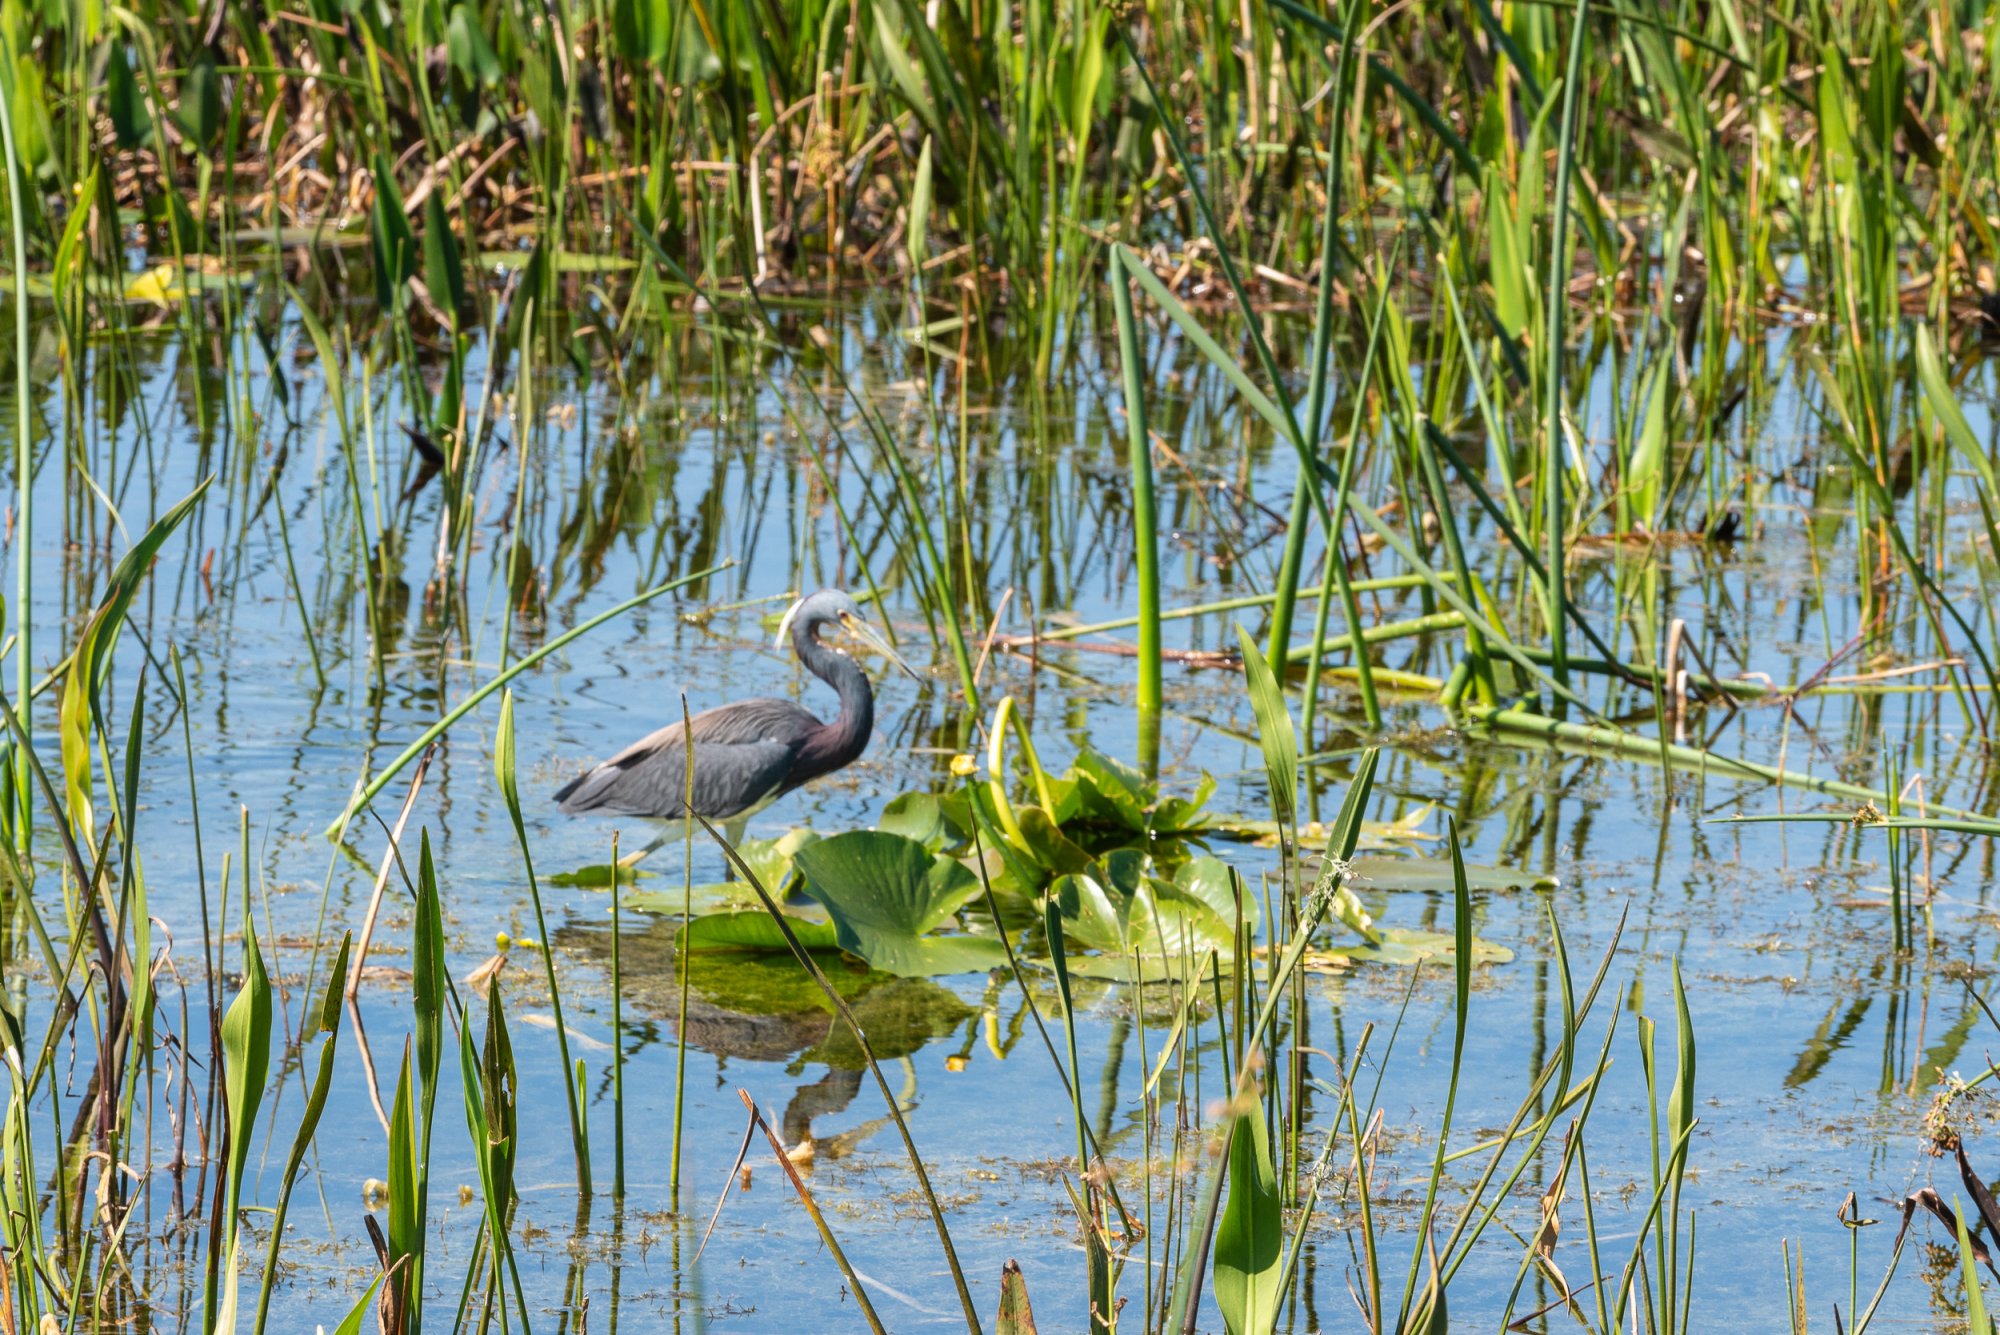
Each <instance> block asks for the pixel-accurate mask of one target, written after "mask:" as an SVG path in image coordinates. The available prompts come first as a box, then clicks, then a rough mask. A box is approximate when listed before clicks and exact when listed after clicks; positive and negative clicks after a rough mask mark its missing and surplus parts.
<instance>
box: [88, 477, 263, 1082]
mask: <svg viewBox="0 0 2000 1335" xmlns="http://www.w3.org/2000/svg"><path fill="white" fill-rule="evenodd" d="M213 480H214V479H213V478H212V477H209V478H204V479H202V481H201V484H200V485H199V486H197V487H196V488H195V489H194V490H193V491H191V492H189V493H188V494H187V496H186V497H184V498H183V499H182V500H181V501H180V502H179V503H178V504H176V505H175V506H174V507H173V508H172V509H171V510H169V511H167V512H166V513H165V514H163V515H161V516H160V518H159V519H158V520H157V521H155V523H154V524H153V526H152V527H151V528H149V529H147V530H146V532H145V533H144V535H142V536H141V537H140V539H139V541H137V542H135V543H133V544H132V549H131V550H130V551H128V552H126V553H125V555H124V556H123V557H122V558H121V559H120V560H119V562H118V564H117V566H116V567H115V568H113V570H112V572H111V578H110V579H109V580H107V581H106V583H105V586H104V587H105V593H104V598H103V601H101V602H100V603H99V604H98V606H97V610H96V611H95V612H93V613H91V617H90V621H89V622H88V624H86V625H85V626H84V628H83V634H81V635H79V636H78V637H77V641H76V648H75V650H73V651H72V652H71V654H70V658H69V670H68V672H67V673H66V674H65V676H64V679H63V694H62V711H61V742H62V764H63V784H64V790H65V792H64V796H65V798H66V799H67V801H68V803H69V809H70V819H71V821H73V822H74V823H75V824H76V828H77V831H78V834H79V836H80V839H79V841H80V842H81V843H83V844H84V845H85V846H86V847H88V846H91V845H93V844H94V843H95V842H96V839H95V831H94V823H93V821H92V811H91V801H90V789H91V781H90V776H91V757H90V725H91V723H92V721H93V720H94V718H95V717H96V715H97V712H98V707H97V702H98V700H99V698H100V697H101V696H102V694H103V687H104V681H105V678H106V676H107V675H108V674H109V672H110V670H111V658H112V653H113V651H114V650H115V649H116V648H117V645H118V632H119V629H120V628H121V627H122V626H123V625H124V624H125V614H126V613H127V612H128V611H129V610H131V607H132V599H133V598H134V597H136V596H137V595H138V592H139V586H140V584H142V583H143V582H144V581H145V579H146V577H147V575H148V574H150V573H151V572H152V568H153V560H154V558H155V557H157V556H158V555H159V554H160V549H161V548H162V547H164V546H165V545H166V541H167V539H168V538H169V537H171V536H172V535H173V532H174V530H175V529H177V528H179V527H180V525H181V522H182V521H183V520H185V519H186V518H187V517H188V515H189V514H191V513H193V511H194V507H195V505H196V503H197V502H199V501H200V500H201V498H202V495H203V494H204V493H205V492H206V491H207V490H208V484H209V483H210V482H212V481H213ZM255 945H256V942H255V941H254V940H251V941H250V942H249V946H250V947H251V948H254V947H255ZM257 1088H258V1090H259V1091H260V1092H261V1090H262V1089H263V1085H262V1083H261V1082H260V1083H259V1084H258V1086H257Z"/></svg>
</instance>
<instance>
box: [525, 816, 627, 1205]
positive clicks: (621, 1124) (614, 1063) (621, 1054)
mask: <svg viewBox="0 0 2000 1335" xmlns="http://www.w3.org/2000/svg"><path fill="white" fill-rule="evenodd" d="M621 879H623V878H622V877H621V876H620V875H619V873H618V831H616V830H613V831H612V832H611V1194H612V1195H613V1196H614V1197H616V1198H617V1199H619V1200H623V1199H625V1016H624V1010H623V1005H624V1003H623V1001H622V996H623V993H624V991H625V989H624V987H623V986H622V984H623V981H624V979H623V975H622V973H621V971H620V970H619V967H618V937H619V927H620V923H619V921H618V900H619V894H618V882H619V881H620V880H621ZM549 948H550V947H549V943H548V942H546V941H544V942H542V949H544V950H547V949H549Z"/></svg>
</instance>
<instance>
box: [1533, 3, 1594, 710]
mask: <svg viewBox="0 0 2000 1335" xmlns="http://www.w3.org/2000/svg"><path fill="white" fill-rule="evenodd" d="M1589 14H1590V6H1589V0H1577V6H1576V17H1575V19H1574V20H1573V22H1574V23H1575V25H1576V26H1575V27H1574V28H1573V29H1571V31H1570V41H1569V69H1568V71H1567V72H1566V73H1565V74H1564V75H1563V104H1562V139H1561V142H1560V144H1559V145H1558V147H1557V149H1556V198H1555V205H1556V213H1555V226H1554V228H1553V230H1552V232H1551V234H1550V242H1549V295H1548V302H1547V304H1546V306H1545V308H1544V310H1543V311H1542V319H1543V321H1544V322H1545V324H1546V325H1547V328H1545V329H1544V330H1543V334H1542V337H1543V340H1544V342H1545V343H1546V345H1547V352H1548V371H1547V380H1548V384H1547V386H1546V387H1545V389H1546V393H1547V396H1548V397H1547V405H1548V406H1547V413H1546V418H1545V421H1544V424H1543V436H1542V496H1543V501H1544V504H1545V505H1546V507H1547V508H1546V509H1545V510H1544V512H1543V523H1544V526H1545V528H1546V530H1547V531H1546V532H1544V533H1543V535H1542V539H1543V541H1544V543H1545V544H1546V547H1545V555H1544V557H1543V560H1544V562H1545V564H1546V566H1547V568H1548V579H1549V587H1548V613H1547V619H1548V631H1549V655H1550V667H1551V668H1552V669H1553V671H1554V674H1555V680H1556V684H1557V685H1559V686H1565V687H1566V686H1568V685H1569V619H1568V613H1567V610H1566V609H1567V607H1568V604H1569V595H1568V592H1567V591H1566V590H1565V588H1564V579H1563V574H1564V572H1563V566H1564V562H1565V561H1566V560H1567V557H1568V550H1569V549H1568V546H1567V545H1566V544H1565V542H1564V540H1563V529H1564V527H1565V524H1566V523H1567V509H1568V503H1567V498H1566V494H1565V488H1564V486H1563V479H1564V475H1565V472H1566V469H1567V467H1568V465H1567V464H1566V463H1565V462H1564V458H1563V455H1564V449H1563V446H1564V439H1565V436H1564V429H1565V428H1564V421H1563V417H1564V413H1563V390H1562V358H1563V316H1564V314H1565V313H1566V312H1567V310H1568V308H1569V262H1570V254H1569V196H1570V178H1571V176H1572V174H1573V167H1574V153H1575V139H1576V102H1577V83H1578V80H1579V79H1580V77H1581V75H1582V71H1583V37H1584V33H1585V31H1586V30H1587V29H1588V27H1589V23H1588V18H1589ZM1556 709H1557V710H1558V711H1560V710H1561V709H1562V704H1561V701H1560V699H1559V700H1558V702H1557V704H1556Z"/></svg>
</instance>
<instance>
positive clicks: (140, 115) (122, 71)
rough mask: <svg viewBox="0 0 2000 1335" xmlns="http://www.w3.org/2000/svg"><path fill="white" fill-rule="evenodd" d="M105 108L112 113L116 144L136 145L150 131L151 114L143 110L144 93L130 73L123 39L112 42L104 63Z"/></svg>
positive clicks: (126, 48)
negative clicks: (109, 55) (109, 56)
mask: <svg viewBox="0 0 2000 1335" xmlns="http://www.w3.org/2000/svg"><path fill="white" fill-rule="evenodd" d="M104 76H105V88H104V109H105V111H106V112H107V113H109V114H110V116H111V128H112V131H113V132H114V133H115V134H116V135H117V136H118V147H120V148H124V149H133V148H138V147H139V146H140V145H142V144H144V143H145V142H146V140H147V137H148V136H149V135H150V134H151V133H152V131H153V116H152V113H151V112H150V111H148V110H147V109H146V95H145V94H144V93H143V92H141V91H140V89H139V81H138V80H137V79H136V78H134V77H133V76H132V52H131V48H130V47H129V46H128V45H127V44H126V43H125V42H123V41H113V42H112V43H111V58H110V59H109V60H107V61H106V62H105V66H104Z"/></svg>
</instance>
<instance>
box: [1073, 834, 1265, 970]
mask: <svg viewBox="0 0 2000 1335" xmlns="http://www.w3.org/2000/svg"><path fill="white" fill-rule="evenodd" d="M1144 866H1145V859H1144V858H1143V857H1142V856H1141V855H1140V854H1138V853H1137V852H1136V851H1133V850H1127V849H1121V850H1118V851H1116V852H1114V853H1111V854H1109V855H1107V856H1106V857H1105V858H1104V859H1102V860H1101V861H1100V862H1099V864H1098V866H1097V868H1096V869H1095V871H1094V873H1089V874H1079V875H1071V876H1064V877H1061V878H1059V879H1058V880H1057V881H1056V882H1055V884H1054V886H1052V887H1051V889H1050V893H1051V894H1052V895H1053V896H1054V897H1055V901H1056V905H1057V907H1058V909H1059V910H1060V911H1061V913H1062V925H1063V943H1064V946H1065V948H1066V954H1065V957H1064V965H1065V967H1066V968H1068V969H1069V970H1070V972H1072V973H1078V974H1082V975H1084V976H1086V977H1094V978H1106V979H1115V980H1126V979H1138V980H1140V981H1147V982H1153V981H1159V980H1162V979H1167V978H1178V977H1181V976H1183V975H1185V974H1188V973H1191V972H1193V971H1194V970H1195V969H1197V968H1199V967H1200V966H1201V963H1202V961H1203V960H1205V959H1206V958H1207V957H1208V950H1209V948H1210V946H1212V945H1215V944H1218V943H1221V942H1225V941H1227V940H1228V939H1229V937H1230V935H1231V933H1232V932H1233V931H1234V923H1235V910H1234V908H1233V907H1232V908H1231V910H1230V916H1229V917H1227V918H1225V917H1223V916H1222V915H1221V914H1219V913H1218V912H1217V911H1216V910H1215V909H1214V908H1212V907H1211V906H1210V905H1209V904H1207V903H1206V902H1204V901H1203V900H1201V899H1199V898H1193V897H1183V896H1180V895H1178V894H1177V893H1175V892H1174V891H1173V888H1172V887H1170V886H1161V887H1160V888H1161V890H1162V891H1163V892H1164V893H1163V894H1160V895H1156V894H1155V893H1154V888H1155V886H1156V885H1159V883H1158V882H1154V881H1150V880H1148V879H1147V878H1146V877H1145V876H1144V874H1143V871H1144ZM1225 874H1226V873H1225ZM1077 946H1084V947H1089V948H1091V949H1093V950H1097V951H1101V952H1103V953H1101V954H1098V955H1085V954H1082V953H1081V952H1080V951H1077V950H1075V949H1073V947H1077Z"/></svg>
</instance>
